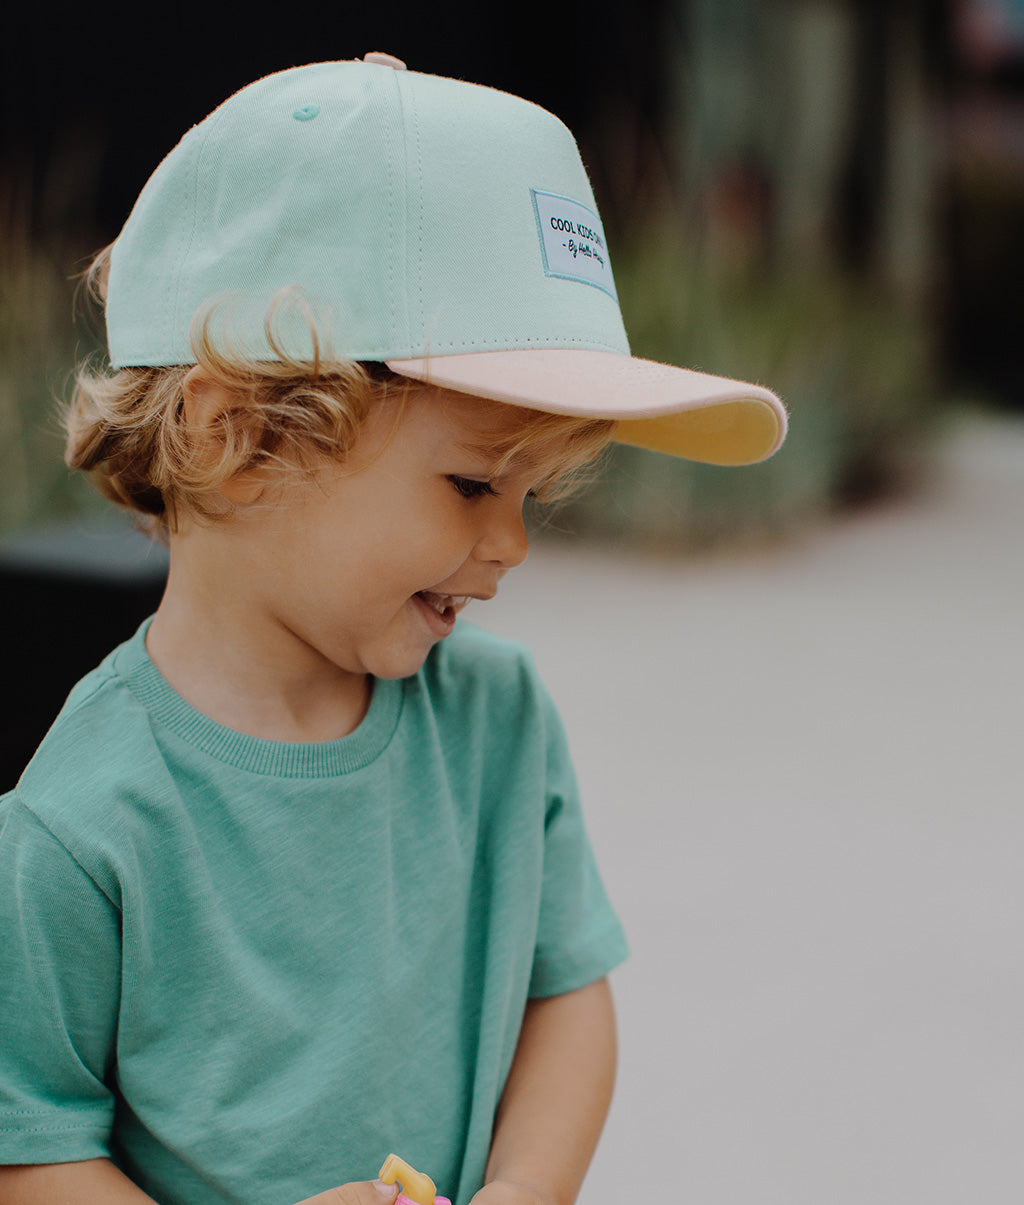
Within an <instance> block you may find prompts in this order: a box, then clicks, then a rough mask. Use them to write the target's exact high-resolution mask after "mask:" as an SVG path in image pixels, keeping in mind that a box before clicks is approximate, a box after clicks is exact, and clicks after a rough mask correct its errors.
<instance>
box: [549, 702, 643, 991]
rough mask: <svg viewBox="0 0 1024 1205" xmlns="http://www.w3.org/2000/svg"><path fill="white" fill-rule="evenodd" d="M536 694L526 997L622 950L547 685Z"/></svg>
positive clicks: (565, 987)
mask: <svg viewBox="0 0 1024 1205" xmlns="http://www.w3.org/2000/svg"><path fill="white" fill-rule="evenodd" d="M541 697H542V700H543V706H544V721H545V726H546V731H547V734H548V749H547V783H548V786H547V808H546V814H545V837H544V872H543V886H542V894H541V909H540V923H539V926H538V934H537V944H536V949H535V952H534V960H533V971H532V974H531V978H530V989H529V994H530V996H531V997H534V998H536V997H543V996H557V995H561V994H562V993H564V992H571V991H575V990H576V989H577V988H581V987H585V986H586V985H587V984H588V983H593V982H594V981H595V980H597V979H600V978H602V977H603V976H604V975H607V974H608V972H609V971H611V970H613V969H614V968H615V967H616V966H618V965H619V963H620V962H622V961H623V960H624V959H625V958H626V957H627V955H628V952H629V951H628V947H627V944H626V938H625V935H624V933H623V930H622V926H621V924H620V923H619V920H618V917H617V916H616V914H615V912H614V910H613V909H612V906H611V903H610V902H609V899H608V895H607V893H606V891H605V888H604V884H603V883H602V881H601V875H600V872H599V871H598V868H597V862H596V860H595V858H594V853H593V849H592V848H591V844H590V840H589V838H588V836H587V831H586V826H585V824H584V819H583V810H582V807H581V805H580V798H579V789H578V787H577V784H576V774H575V771H574V769H573V765H572V761H571V759H570V756H569V748H568V742H567V739H566V735H565V730H564V728H563V726H562V721H561V718H560V717H559V715H558V713H557V711H556V709H555V706H554V704H553V703H552V701H551V699H550V698H549V696H548V695H547V693H546V692H543V691H542V696H541Z"/></svg>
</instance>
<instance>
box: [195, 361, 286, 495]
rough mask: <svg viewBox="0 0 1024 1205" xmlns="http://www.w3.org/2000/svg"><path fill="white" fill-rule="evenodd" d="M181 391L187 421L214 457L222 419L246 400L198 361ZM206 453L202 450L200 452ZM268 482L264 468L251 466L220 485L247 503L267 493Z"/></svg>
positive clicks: (236, 409) (200, 444)
mask: <svg viewBox="0 0 1024 1205" xmlns="http://www.w3.org/2000/svg"><path fill="white" fill-rule="evenodd" d="M181 392H182V397H183V399H184V405H185V422H186V423H187V425H188V428H189V430H190V431H192V432H195V433H196V437H197V445H198V446H199V447H200V448H201V447H202V445H203V444H205V454H206V455H208V456H210V457H211V459H212V458H214V457H216V455H217V454H218V451H219V447H218V446H217V445H218V443H219V441H218V435H217V427H218V421H219V419H220V418H221V417H222V416H223V415H225V414H228V413H230V412H231V411H238V410H239V409H240V408H241V406H242V405H243V404H244V403H242V402H241V401H240V398H239V395H238V394H237V393H235V392H234V391H233V390H231V389H228V388H227V387H226V386H224V385H221V384H219V383H218V382H217V381H214V380H212V379H211V377H210V376H209V375H208V374H207V373H206V372H205V371H204V369H203V368H202V367H201V366H200V365H198V364H197V365H196V366H195V367H194V368H190V369H189V371H188V372H187V373H186V374H185V377H184V379H183V380H182V382H181ZM202 454H203V452H202V451H200V455H202ZM266 484H267V479H266V474H265V473H264V472H263V471H262V470H260V469H248V470H245V471H243V472H241V473H235V474H234V475H233V476H231V477H229V478H228V479H227V480H226V481H224V482H222V483H221V484H220V485H219V486H218V487H217V489H218V492H219V493H221V494H223V495H224V497H225V498H227V500H228V501H229V502H234V503H236V504H244V503H246V502H255V501H256V500H257V499H258V498H259V496H260V494H262V493H263V490H264V488H265V487H266Z"/></svg>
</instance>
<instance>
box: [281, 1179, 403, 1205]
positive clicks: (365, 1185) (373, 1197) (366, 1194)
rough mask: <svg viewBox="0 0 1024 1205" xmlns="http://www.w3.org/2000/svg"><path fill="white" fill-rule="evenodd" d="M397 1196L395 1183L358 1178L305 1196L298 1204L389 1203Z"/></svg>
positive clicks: (364, 1204)
mask: <svg viewBox="0 0 1024 1205" xmlns="http://www.w3.org/2000/svg"><path fill="white" fill-rule="evenodd" d="M397 1196H398V1185H397V1184H382V1183H381V1182H380V1180H359V1181H357V1182H354V1183H352V1184H341V1185H339V1186H338V1187H337V1188H329V1189H328V1190H327V1191H326V1192H320V1193H317V1195H316V1196H315V1197H307V1198H306V1200H305V1201H299V1202H298V1205H391V1203H392V1202H393V1201H394V1200H395V1198H396V1197H397Z"/></svg>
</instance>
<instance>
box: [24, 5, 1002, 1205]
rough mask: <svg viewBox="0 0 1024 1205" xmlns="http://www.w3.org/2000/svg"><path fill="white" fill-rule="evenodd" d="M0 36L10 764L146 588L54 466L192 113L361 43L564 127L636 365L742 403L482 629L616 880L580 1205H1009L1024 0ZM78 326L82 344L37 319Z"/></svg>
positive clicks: (241, 14) (610, 510) (213, 20)
mask: <svg viewBox="0 0 1024 1205" xmlns="http://www.w3.org/2000/svg"><path fill="white" fill-rule="evenodd" d="M4 26H5V36H4V38H3V40H2V43H0V66H2V70H0V88H2V98H3V99H2V123H3V142H2V157H0V235H2V245H0V606H2V608H3V614H4V617H5V619H6V620H7V623H6V625H5V626H6V628H7V630H8V632H9V634H10V635H9V640H8V647H7V648H6V649H5V663H6V665H7V675H6V678H7V682H8V684H9V690H8V691H7V692H6V694H7V701H6V703H5V704H3V706H4V707H5V708H6V710H7V714H6V715H5V716H4V721H3V724H2V726H0V789H4V788H6V787H8V786H10V785H12V784H13V782H14V781H15V779H16V777H17V774H18V773H19V772H20V769H21V766H22V765H23V764H24V760H25V759H26V758H27V757H28V756H29V755H30V752H31V749H32V748H33V747H34V745H35V743H36V742H37V741H38V739H39V738H40V737H41V735H42V733H43V732H44V731H45V728H46V726H47V725H48V723H49V722H50V720H51V719H52V717H53V715H54V714H55V713H56V710H57V709H58V708H59V706H60V702H61V700H62V699H63V696H64V693H65V692H66V690H67V688H68V687H69V686H70V685H71V683H72V682H73V681H74V680H75V679H76V678H77V677H78V676H79V675H80V673H82V672H84V671H85V670H86V669H88V668H89V667H90V666H91V665H92V664H94V663H95V662H96V661H97V660H98V659H99V658H100V657H101V656H102V655H103V654H104V653H105V652H106V651H107V649H108V648H109V647H110V646H112V645H113V644H114V643H116V642H117V641H118V640H120V639H122V638H123V637H125V636H127V635H128V634H130V632H131V631H132V630H133V629H134V627H135V626H136V624H137V623H138V622H139V620H140V619H141V618H142V617H143V616H144V615H145V614H147V613H148V612H149V611H151V610H152V609H153V607H155V605H156V602H157V600H158V599H159V593H160V585H161V580H162V574H163V572H164V561H163V558H162V556H161V554H160V550H159V549H149V548H148V546H146V545H145V543H144V542H142V541H141V539H140V540H132V539H131V538H130V535H129V534H126V528H125V525H124V524H123V523H117V522H116V521H114V520H113V519H112V517H111V515H110V513H109V511H108V510H107V508H106V506H105V504H103V503H101V502H100V501H99V500H98V499H97V498H96V497H94V495H93V493H92V492H91V490H90V488H89V486H88V484H87V483H85V482H81V481H79V480H77V479H75V478H71V477H69V475H68V473H67V472H66V470H65V469H64V468H63V465H62V463H61V458H60V448H61V439H60V435H59V423H58V420H57V417H56V415H57V401H58V399H60V398H63V397H66V396H67V393H68V386H69V381H70V377H71V374H72V371H73V365H74V363H75V361H76V360H77V359H80V358H81V357H82V356H84V355H87V354H94V353H95V352H96V351H97V349H99V348H101V346H102V339H101V333H100V331H99V328H98V326H97V323H96V321H95V319H94V318H92V319H91V318H90V317H89V315H88V313H87V311H86V309H85V308H84V307H83V306H82V305H80V304H79V305H77V306H76V305H75V289H76V284H75V279H74V278H75V274H76V273H77V272H79V271H80V270H81V269H82V268H83V267H84V265H85V263H86V261H87V258H88V256H89V255H91V254H92V253H93V252H94V251H96V250H97V249H99V248H100V247H101V246H103V245H105V244H106V243H107V242H109V241H110V240H111V239H112V238H113V237H114V236H115V235H116V234H117V231H118V230H119V228H120V225H121V224H122V222H123V220H124V218H125V217H126V215H127V213H128V211H129V209H130V207H131V205H132V203H133V201H134V199H135V197H136V195H137V194H138V192H139V190H140V188H141V187H142V185H143V183H144V182H145V180H146V178H147V177H148V176H149V174H150V173H151V172H152V170H153V169H154V168H155V166H156V165H157V163H158V162H159V160H160V159H161V158H162V156H163V155H164V154H165V153H166V151H167V150H168V149H170V147H171V146H172V145H173V144H174V143H175V142H176V141H177V139H178V138H179V137H180V136H181V134H182V133H183V132H184V130H185V129H186V128H188V126H190V125H191V124H193V123H195V122H197V121H199V120H201V119H202V118H203V117H204V116H205V115H206V114H207V113H208V112H209V111H210V110H211V109H212V108H213V107H215V106H216V105H217V104H218V103H219V102H220V101H221V100H222V99H224V97H226V96H227V95H228V94H230V93H231V92H233V91H234V90H236V89H237V88H238V87H240V86H242V85H243V84H245V83H247V82H249V81H250V80H252V79H254V78H256V77H258V76H260V75H262V74H266V73H268V72H271V71H274V70H278V69H281V68H284V67H288V66H292V65H295V64H298V63H302V62H308V61H314V60H318V59H324V58H353V57H360V56H361V55H362V54H363V53H365V52H366V51H368V50H371V49H380V50H386V51H389V52H391V53H393V54H396V55H398V56H399V57H402V58H404V59H405V60H406V61H407V62H408V63H409V65H410V67H413V68H416V69H421V70H428V71H433V72H437V73H440V74H448V75H455V76H461V77H464V78H467V79H470V80H474V81H478V82H484V83H490V84H493V85H495V86H498V87H502V88H505V89H508V90H509V91H512V92H516V93H520V94H522V95H525V96H527V97H529V98H531V99H533V100H535V101H537V102H539V103H540V104H542V105H544V106H545V107H547V108H549V109H551V110H552V111H554V112H556V113H558V114H559V116H561V117H562V118H563V119H564V120H565V121H566V122H567V123H568V124H569V125H570V127H571V128H572V129H573V130H574V132H575V133H576V134H577V137H578V140H579V142H580V144H581V147H582V150H583V153H584V158H585V161H586V162H587V164H588V168H589V170H590V172H591V176H592V179H593V181H594V185H595V191H596V193H597V196H598V200H599V203H600V205H601V210H602V216H603V218H604V222H605V226H606V230H607V233H608V236H609V246H610V249H611V252H612V263H613V267H614V270H615V274H616V279H617V282H618V287H619V293H620V298H621V301H622V307H623V311H624V314H625V318H626V325H627V328H628V329H629V331H630V334H631V339H632V344H633V350H634V352H635V353H636V354H639V355H644V356H648V357H650V358H653V359H659V360H667V361H671V362H674V363H678V364H685V365H688V366H691V367H696V368H701V369H705V370H707V371H710V372H719V373H723V374H725V375H729V376H737V377H740V378H745V379H749V380H758V381H763V382H764V383H765V384H768V385H770V386H771V387H772V388H774V389H775V390H776V391H777V392H778V393H780V394H781V396H782V397H783V398H784V399H785V401H786V402H787V404H788V406H789V408H790V412H791V435H790V437H789V440H788V442H787V444H786V445H785V447H784V448H783V450H782V451H781V452H780V453H779V454H778V455H777V456H775V457H774V458H773V459H772V460H770V461H769V462H767V463H766V464H764V465H761V466H757V467H755V468H750V469H742V470H723V469H711V468H706V467H703V466H694V465H685V464H682V463H678V462H675V461H672V460H670V459H669V458H664V457H658V456H654V455H651V454H647V453H640V452H637V451H634V450H630V449H617V450H615V452H614V453H613V454H612V455H611V456H610V457H609V459H608V461H607V462H606V464H605V466H604V469H603V471H602V474H601V477H600V478H599V480H598V481H596V482H595V484H594V485H593V486H592V487H591V488H590V489H588V490H587V492H585V493H584V494H583V495H581V496H580V497H579V498H578V499H577V500H575V501H574V502H572V503H571V504H570V505H568V506H567V507H566V508H565V509H563V510H562V511H560V512H559V513H558V514H557V515H556V516H554V517H553V518H548V519H544V520H538V533H537V540H536V541H535V545H536V546H535V551H534V553H532V554H531V559H530V562H528V564H527V565H526V566H525V567H524V568H523V570H521V571H519V573H518V574H517V575H514V579H515V580H513V579H512V578H510V579H509V585H508V587H507V588H506V589H505V590H504V591H503V595H502V598H501V599H499V600H498V601H497V602H496V603H494V604H490V608H489V609H488V610H483V609H482V610H481V611H480V612H479V614H477V615H476V616H475V617H474V618H475V619H476V620H477V622H481V623H485V624H487V625H489V626H493V627H494V628H495V629H496V630H500V631H506V632H508V633H510V634H513V635H519V636H522V637H524V638H526V639H528V640H529V642H530V643H531V645H532V646H533V647H534V648H535V649H536V650H537V656H538V660H539V662H540V663H541V667H542V669H543V670H544V672H545V674H546V675H547V676H548V678H549V680H550V681H551V683H552V686H553V689H554V690H555V693H556V697H557V698H558V701H559V703H560V705H561V706H562V709H563V712H564V714H565V718H566V723H567V726H568V727H569V730H570V737H571V739H572V740H573V743H574V747H575V748H576V752H577V760H578V762H579V765H580V776H581V780H582V781H583V783H584V787H585V793H586V795H587V798H588V801H589V804H588V806H589V807H590V814H591V824H592V828H593V831H594V839H595V842H596V843H597V844H598V846H599V851H600V853H601V855H602V861H603V863H604V864H605V868H606V874H607V877H608V879H609V883H610V885H611V887H612V894H613V896H614V898H615V899H616V901H617V903H618V904H619V906H620V909H621V911H622V912H623V915H624V917H625V918H626V920H627V924H628V927H629V929H630V933H631V935H632V936H633V944H634V951H635V957H634V961H633V963H631V964H629V965H628V966H627V968H625V969H624V970H623V972H621V984H620V993H619V994H620V1000H621V1009H622V1027H623V1047H624V1053H625V1055H626V1056H627V1057H626V1058H625V1059H624V1070H623V1080H622V1088H621V1090H620V1094H619V1098H618V1100H617V1103H616V1106H615V1112H614V1113H613V1116H612V1119H611V1121H610V1123H609V1129H608V1134H607V1136H606V1140H605V1144H604V1146H603V1148H602V1152H601V1154H600V1155H599V1160H598V1164H597V1165H596V1168H595V1173H594V1175H593V1176H592V1177H591V1180H590V1182H589V1183H588V1188H587V1193H586V1194H585V1196H584V1198H583V1199H584V1201H589V1202H591V1205H611V1202H612V1201H613V1200H615V1201H621V1200H622V1199H623V1198H624V1196H625V1197H627V1198H629V1199H635V1198H636V1197H638V1196H639V1195H640V1194H641V1193H643V1194H645V1195H646V1193H648V1192H652V1193H653V1192H656V1191H658V1192H660V1191H662V1190H663V1188H664V1187H665V1185H664V1176H663V1174H661V1173H658V1172H657V1171H656V1170H655V1164H656V1162H657V1158H658V1157H659V1156H658V1152H666V1151H667V1152H669V1153H671V1154H673V1155H674V1156H678V1157H679V1159H680V1160H681V1170H680V1172H679V1177H680V1178H679V1181H678V1184H679V1187H678V1191H677V1192H676V1195H673V1194H672V1192H669V1193H668V1194H667V1196H666V1199H669V1200H676V1199H678V1200H680V1201H684V1200H685V1201H690V1200H692V1201H694V1202H697V1201H700V1202H702V1203H704V1205H718V1203H719V1202H721V1203H722V1205H725V1203H726V1202H730V1203H733V1202H736V1201H738V1200H740V1199H746V1200H750V1201H757V1202H779V1203H780V1205H781V1203H785V1205H802V1203H803V1202H807V1203H808V1205H810V1203H811V1202H815V1205H818V1203H819V1202H820V1201H821V1200H823V1199H827V1200H829V1201H831V1202H836V1203H840V1202H851V1203H852V1202H864V1201H871V1202H874V1203H878V1202H892V1203H893V1205H896V1203H897V1202H899V1203H900V1205H906V1203H907V1202H917V1201H921V1202H924V1201H926V1200H927V1201H928V1202H929V1203H930V1205H933V1203H935V1202H949V1203H950V1205H952V1203H953V1202H958V1203H962V1202H966V1201H980V1200H984V1201H986V1202H987V1203H991V1202H996V1201H1000V1202H1002V1201H1007V1202H1009V1201H1019V1200H1020V1199H1022V1193H1024V1156H1022V1154H1021V1144H1020V1139H1019V1135H1020V1132H1021V1128H1022V1125H1024V1090H1022V1085H1024V1044H1022V1041H1021V1037H1020V1032H1019V1018H1020V1016H1021V1015H1022V1012H1024V1008H1022V1006H1024V976H1022V971H1021V967H1020V948H1021V936H1022V931H1021V921H1020V917H1021V915H1022V911H1024V909H1022V906H1024V889H1022V887H1021V885H1020V873H1019V867H1020V855H1021V853H1024V821H1022V819H1021V815H1020V808H1019V806H1018V805H1019V801H1020V788H1019V786H1018V785H1017V774H1018V769H1017V765H1016V760H1015V755H1014V753H1013V751H1014V750H1015V749H1016V747H1017V745H1018V744H1019V738H1018V736H1017V733H1016V727H1017V724H1016V718H1017V716H1018V715H1019V699H1020V687H1019V683H1020V681H1021V671H1024V641H1022V639H1021V631H1020V611H1021V600H1022V588H1024V573H1022V558H1021V554H1020V547H1019V545H1020V537H1019V531H1018V527H1019V522H1020V519H1021V517H1022V515H1024V388H1022V369H1021V364H1022V359H1021V351H1020V348H1021V334H1022V329H1024V323H1022V318H1024V300H1022V292H1021V289H1020V280H1021V276H1022V272H1024V221H1022V215H1024V204H1022V202H1024V0H634V3H632V4H630V5H620V4H611V3H603V2H599V0H591V2H590V3H589V4H587V5H585V6H580V5H575V6H553V5H550V4H544V5H541V4H539V3H534V2H533V0H521V2H520V3H518V4H516V5H515V6H512V5H507V4H502V3H498V2H495V3H492V4H490V5H488V6H486V7H484V6H481V5H480V4H479V3H476V4H472V5H471V4H469V3H465V2H461V0H460V2H458V3H447V4H442V5H437V6H433V7H432V6H427V5H422V4H420V5H412V4H402V3H395V4H391V5H383V6H376V8H375V7H374V6H366V5H362V6H338V5H331V6H328V5H319V4H316V3H311V4H310V3H307V4H306V5H304V6H291V7H290V8H289V9H288V10H287V11H284V10H282V9H280V8H279V7H272V6H270V5H265V4H261V3H256V4H251V5H249V6H247V7H246V8H245V9H244V10H239V9H238V8H237V7H236V6H228V5H226V4H222V3H220V2H219V0H210V2H209V3H207V4H206V5H204V6H203V7H202V8H201V9H199V8H198V7H197V8H193V9H190V8H189V7H187V6H180V5H179V6H174V7H171V6H166V7H162V6H158V5H157V6H149V7H147V8H145V9H142V8H140V7H139V6H138V5H134V4H133V5H129V4H127V3H115V2H113V0H97V2H96V3H94V4H92V5H89V6H82V5H75V6H71V5H62V4H60V3H58V4H50V5H47V6H42V5H34V6H33V5H21V6H18V7H17V9H16V10H15V11H13V12H11V13H9V14H8V15H7V16H6V17H5V21H4ZM73 310H75V319H74V321H73V320H72V312H73Z"/></svg>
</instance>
